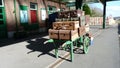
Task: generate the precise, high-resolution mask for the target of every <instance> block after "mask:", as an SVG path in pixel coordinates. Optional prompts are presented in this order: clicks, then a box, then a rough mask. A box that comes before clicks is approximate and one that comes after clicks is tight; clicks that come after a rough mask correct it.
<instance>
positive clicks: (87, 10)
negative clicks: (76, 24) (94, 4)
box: [83, 4, 91, 16]
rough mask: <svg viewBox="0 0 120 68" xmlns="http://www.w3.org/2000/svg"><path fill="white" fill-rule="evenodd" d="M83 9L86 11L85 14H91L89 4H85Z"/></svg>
mask: <svg viewBox="0 0 120 68" xmlns="http://www.w3.org/2000/svg"><path fill="white" fill-rule="evenodd" d="M83 11H85V15H90V16H91V9H90V7H89V6H88V5H87V4H84V5H83Z"/></svg>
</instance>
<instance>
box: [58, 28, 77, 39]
mask: <svg viewBox="0 0 120 68" xmlns="http://www.w3.org/2000/svg"><path fill="white" fill-rule="evenodd" d="M77 38H78V31H77V30H59V39H62V40H75V39H77Z"/></svg>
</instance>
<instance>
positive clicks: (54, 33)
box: [49, 29, 59, 39]
mask: <svg viewBox="0 0 120 68" xmlns="http://www.w3.org/2000/svg"><path fill="white" fill-rule="evenodd" d="M49 38H51V39H59V30H54V29H49Z"/></svg>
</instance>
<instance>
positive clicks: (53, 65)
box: [46, 52, 70, 68]
mask: <svg viewBox="0 0 120 68" xmlns="http://www.w3.org/2000/svg"><path fill="white" fill-rule="evenodd" d="M69 57H70V53H69V52H66V53H65V55H64V56H62V58H65V59H68V58H69ZM62 58H59V59H57V60H56V61H55V62H54V63H52V64H50V65H48V66H47V67H46V68H57V67H58V66H59V65H61V64H62V63H63V62H64V61H65V60H63V59H62Z"/></svg>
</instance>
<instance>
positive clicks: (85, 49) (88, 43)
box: [83, 36, 90, 54]
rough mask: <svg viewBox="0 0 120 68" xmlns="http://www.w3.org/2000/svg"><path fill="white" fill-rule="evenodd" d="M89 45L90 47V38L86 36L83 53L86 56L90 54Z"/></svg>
mask: <svg viewBox="0 0 120 68" xmlns="http://www.w3.org/2000/svg"><path fill="white" fill-rule="evenodd" d="M89 45H90V39H89V37H88V36H85V37H84V40H83V53H84V54H87V53H88V50H89Z"/></svg>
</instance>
